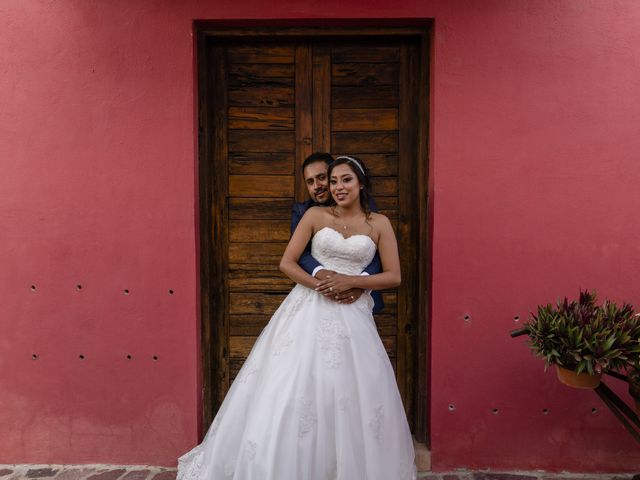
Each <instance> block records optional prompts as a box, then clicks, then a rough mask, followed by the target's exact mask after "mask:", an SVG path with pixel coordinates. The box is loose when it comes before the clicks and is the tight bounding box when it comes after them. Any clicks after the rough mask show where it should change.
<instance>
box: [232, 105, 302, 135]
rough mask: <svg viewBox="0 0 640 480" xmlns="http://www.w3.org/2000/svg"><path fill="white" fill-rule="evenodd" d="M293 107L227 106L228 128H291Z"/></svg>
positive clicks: (292, 124) (292, 125)
mask: <svg viewBox="0 0 640 480" xmlns="http://www.w3.org/2000/svg"><path fill="white" fill-rule="evenodd" d="M293 127H294V115H293V108H285V107H279V108H268V107H229V128H231V129H249V130H293Z"/></svg>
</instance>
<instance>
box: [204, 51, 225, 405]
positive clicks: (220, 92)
mask: <svg viewBox="0 0 640 480" xmlns="http://www.w3.org/2000/svg"><path fill="white" fill-rule="evenodd" d="M212 63H213V64H212V71H213V85H212V99H211V102H212V108H213V132H212V133H213V141H212V143H213V144H212V154H213V155H212V158H211V176H210V179H209V181H210V182H211V189H212V192H213V195H212V198H211V205H210V207H209V208H210V212H211V236H210V237H209V238H210V242H211V249H212V251H213V252H217V254H216V255H215V259H213V261H212V275H211V287H212V288H211V291H210V294H211V307H212V311H211V312H210V313H211V314H210V318H209V319H203V321H204V320H209V321H211V322H212V326H211V329H212V339H213V340H214V341H213V342H212V348H211V350H212V351H211V357H212V358H211V362H212V365H213V372H212V373H213V379H214V382H215V383H214V385H213V387H214V392H215V398H214V399H213V400H214V408H215V410H216V411H217V409H218V408H219V406H220V405H221V404H222V400H224V397H225V395H226V393H227V390H228V389H229V363H228V362H229V360H228V351H229V346H228V341H229V325H228V323H227V322H226V318H227V310H228V301H227V300H228V288H227V275H226V273H227V270H228V265H227V262H228V250H229V246H228V214H227V196H228V191H227V190H228V181H227V178H228V162H227V155H228V151H227V149H228V147H227V62H226V55H225V50H224V47H222V46H219V45H218V46H215V47H213V62H212Z"/></svg>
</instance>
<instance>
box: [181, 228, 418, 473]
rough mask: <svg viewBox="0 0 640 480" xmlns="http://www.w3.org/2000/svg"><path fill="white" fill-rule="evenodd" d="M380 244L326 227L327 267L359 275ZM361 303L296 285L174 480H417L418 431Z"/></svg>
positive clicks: (322, 234) (320, 253)
mask: <svg viewBox="0 0 640 480" xmlns="http://www.w3.org/2000/svg"><path fill="white" fill-rule="evenodd" d="M375 252H376V245H375V243H374V242H373V240H371V238H370V237H369V236H367V235H353V236H351V237H349V238H345V237H343V236H342V234H340V232H338V231H336V230H333V229H332V228H329V227H325V228H323V229H322V230H319V231H318V232H317V233H316V234H315V236H314V237H313V241H312V254H313V256H314V257H315V258H316V259H317V260H318V261H319V262H320V263H322V265H324V267H325V268H327V269H331V270H335V271H337V272H341V273H346V274H359V273H361V272H362V270H363V269H364V268H365V267H366V266H367V265H368V264H369V263H370V262H371V260H372V259H373V256H374V254H375ZM372 307H373V300H372V299H371V296H370V295H368V294H365V295H362V296H361V297H360V298H359V299H358V300H357V301H355V302H354V303H352V304H349V305H346V304H339V303H336V302H333V301H330V300H328V299H326V298H325V297H323V296H322V295H320V294H319V293H317V292H315V291H314V290H312V289H309V288H306V287H303V286H302V285H296V286H295V287H294V288H293V290H291V293H289V295H288V296H287V297H286V298H285V300H284V301H283V302H282V304H281V305H280V307H279V308H278V310H277V311H276V312H275V313H274V314H273V317H272V318H271V320H270V321H269V323H268V325H267V326H266V327H265V328H264V330H263V331H262V333H261V334H260V336H259V337H258V339H257V341H256V343H255V345H254V347H253V350H252V351H251V353H250V355H249V357H248V358H247V360H246V362H245V363H244V365H243V367H242V369H241V370H240V372H239V373H238V376H237V377H236V379H235V381H234V382H233V385H232V386H231V388H230V389H229V392H228V394H227V396H226V398H225V399H224V402H223V403H222V406H221V407H220V410H219V411H218V414H217V415H216V417H215V419H214V421H213V424H212V425H211V427H210V429H209V431H208V433H207V435H206V437H205V439H204V441H203V442H202V443H201V444H200V445H198V446H197V447H196V448H194V449H193V450H191V451H190V452H188V453H186V454H185V455H183V456H182V457H181V458H180V459H179V464H178V477H177V480H192V479H193V480H196V479H197V480H227V479H228V480H232V479H233V480H413V479H415V478H416V469H415V465H414V451H413V442H412V439H411V433H410V431H409V427H408V425H407V419H406V416H405V412H404V408H403V406H402V401H401V398H400V394H399V393H398V387H397V385H396V380H395V376H394V373H393V369H392V367H391V364H390V362H389V358H388V357H387V354H386V352H385V349H384V347H383V345H382V342H381V340H380V337H379V336H378V332H377V330H376V325H375V323H374V319H373V316H372V314H371V310H372Z"/></svg>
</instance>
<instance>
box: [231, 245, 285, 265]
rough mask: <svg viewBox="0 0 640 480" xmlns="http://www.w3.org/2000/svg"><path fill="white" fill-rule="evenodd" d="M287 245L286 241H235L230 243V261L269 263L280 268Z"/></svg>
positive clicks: (254, 263)
mask: <svg viewBox="0 0 640 480" xmlns="http://www.w3.org/2000/svg"><path fill="white" fill-rule="evenodd" d="M286 247H287V243H286V242H266V241H265V242H233V243H231V244H229V262H230V263H232V264H249V265H256V264H260V265H264V264H266V265H269V266H270V267H271V269H273V270H274V271H275V270H278V264H279V263H280V259H281V258H282V254H283V253H284V249H285V248H286Z"/></svg>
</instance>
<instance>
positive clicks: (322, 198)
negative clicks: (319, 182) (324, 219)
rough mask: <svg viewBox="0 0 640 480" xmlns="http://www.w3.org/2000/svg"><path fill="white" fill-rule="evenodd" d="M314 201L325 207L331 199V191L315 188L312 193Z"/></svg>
mask: <svg viewBox="0 0 640 480" xmlns="http://www.w3.org/2000/svg"><path fill="white" fill-rule="evenodd" d="M313 196H314V199H315V202H316V203H317V204H318V205H322V206H323V207H326V206H327V205H329V202H330V201H331V193H329V189H328V188H325V189H322V190H316V191H315V192H314V193H313Z"/></svg>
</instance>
